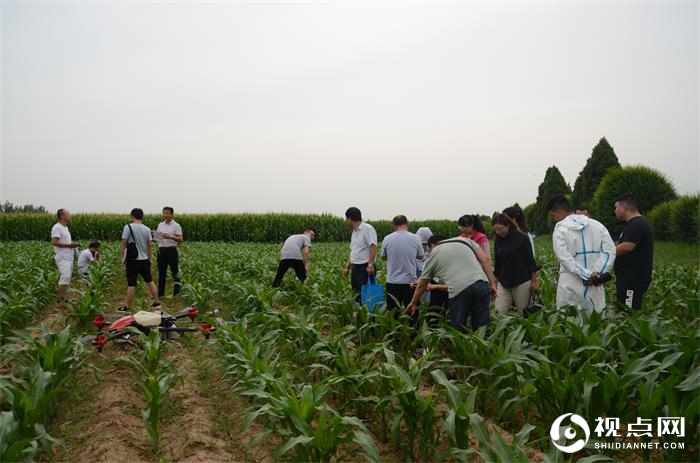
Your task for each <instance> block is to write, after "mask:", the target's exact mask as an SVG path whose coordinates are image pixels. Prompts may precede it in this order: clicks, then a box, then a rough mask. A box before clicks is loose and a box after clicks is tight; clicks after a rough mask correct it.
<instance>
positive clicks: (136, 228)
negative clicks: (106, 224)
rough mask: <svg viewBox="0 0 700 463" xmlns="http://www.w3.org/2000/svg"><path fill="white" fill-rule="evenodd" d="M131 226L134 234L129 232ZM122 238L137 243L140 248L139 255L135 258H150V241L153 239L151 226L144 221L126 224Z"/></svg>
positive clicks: (137, 247)
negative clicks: (143, 222)
mask: <svg viewBox="0 0 700 463" xmlns="http://www.w3.org/2000/svg"><path fill="white" fill-rule="evenodd" d="M129 226H131V230H133V234H132V233H130V232H129ZM122 239H123V240H127V241H128V242H130V243H136V249H138V250H139V255H138V256H137V257H136V259H134V260H148V242H149V241H153V236H152V235H151V229H150V228H148V227H147V226H145V225H144V224H142V223H131V224H129V225H124V230H122Z"/></svg>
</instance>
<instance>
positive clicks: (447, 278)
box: [406, 238, 496, 331]
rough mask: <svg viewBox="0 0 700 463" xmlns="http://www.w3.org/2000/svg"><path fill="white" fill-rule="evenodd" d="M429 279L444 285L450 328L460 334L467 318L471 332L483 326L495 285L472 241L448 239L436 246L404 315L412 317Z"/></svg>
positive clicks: (486, 319) (486, 263)
mask: <svg viewBox="0 0 700 463" xmlns="http://www.w3.org/2000/svg"><path fill="white" fill-rule="evenodd" d="M432 278H438V279H439V280H440V281H441V282H444V284H445V285H447V291H448V294H449V300H448V302H447V308H448V311H449V315H450V321H451V322H452V327H453V328H455V329H456V330H459V331H464V325H465V324H466V321H467V318H471V325H472V329H473V330H475V331H476V330H477V329H478V328H479V327H480V326H484V325H487V324H488V323H489V320H490V318H491V314H490V312H489V303H490V298H494V297H495V296H496V282H495V280H494V277H493V271H492V269H491V264H490V263H489V260H488V257H487V256H486V254H485V253H484V251H483V250H482V249H481V247H479V245H478V244H476V243H475V242H474V241H472V240H470V239H466V238H452V239H448V240H443V241H440V242H439V243H437V245H436V246H435V247H434V248H433V251H432V252H431V254H430V258H429V259H428V260H427V262H426V263H425V267H424V268H423V274H422V275H421V277H420V278H419V279H418V285H417V286H416V290H415V293H414V294H413V299H412V300H411V302H410V304H408V306H407V307H406V312H407V313H408V314H409V315H413V314H414V313H415V312H416V310H417V307H418V301H419V300H420V297H421V295H423V292H424V291H425V289H426V288H427V286H428V283H429V282H430V280H431V279H432Z"/></svg>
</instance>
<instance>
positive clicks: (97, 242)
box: [88, 241, 100, 248]
mask: <svg viewBox="0 0 700 463" xmlns="http://www.w3.org/2000/svg"><path fill="white" fill-rule="evenodd" d="M99 247H100V242H99V241H93V242H92V243H90V246H88V248H99Z"/></svg>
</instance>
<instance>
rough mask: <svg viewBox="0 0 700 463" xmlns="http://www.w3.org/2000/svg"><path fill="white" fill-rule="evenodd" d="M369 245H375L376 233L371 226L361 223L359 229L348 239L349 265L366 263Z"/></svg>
mask: <svg viewBox="0 0 700 463" xmlns="http://www.w3.org/2000/svg"><path fill="white" fill-rule="evenodd" d="M371 245H375V246H376V245H377V232H376V231H375V230H374V227H373V226H372V225H370V224H368V223H365V222H362V223H361V224H360V226H359V227H357V228H356V229H354V230H353V231H352V236H351V237H350V263H351V264H366V263H368V262H369V248H370V246H371Z"/></svg>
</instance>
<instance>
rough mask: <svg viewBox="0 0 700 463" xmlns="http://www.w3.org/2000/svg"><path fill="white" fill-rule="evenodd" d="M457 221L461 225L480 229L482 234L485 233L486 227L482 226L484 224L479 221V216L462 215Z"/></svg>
mask: <svg viewBox="0 0 700 463" xmlns="http://www.w3.org/2000/svg"><path fill="white" fill-rule="evenodd" d="M457 223H458V224H459V225H460V226H461V227H472V228H473V229H474V230H476V231H480V232H481V233H483V234H484V235H485V234H486V228H484V224H483V223H481V219H480V218H479V216H478V215H470V214H467V215H463V216H462V217H460V218H459V220H458V221H457Z"/></svg>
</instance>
